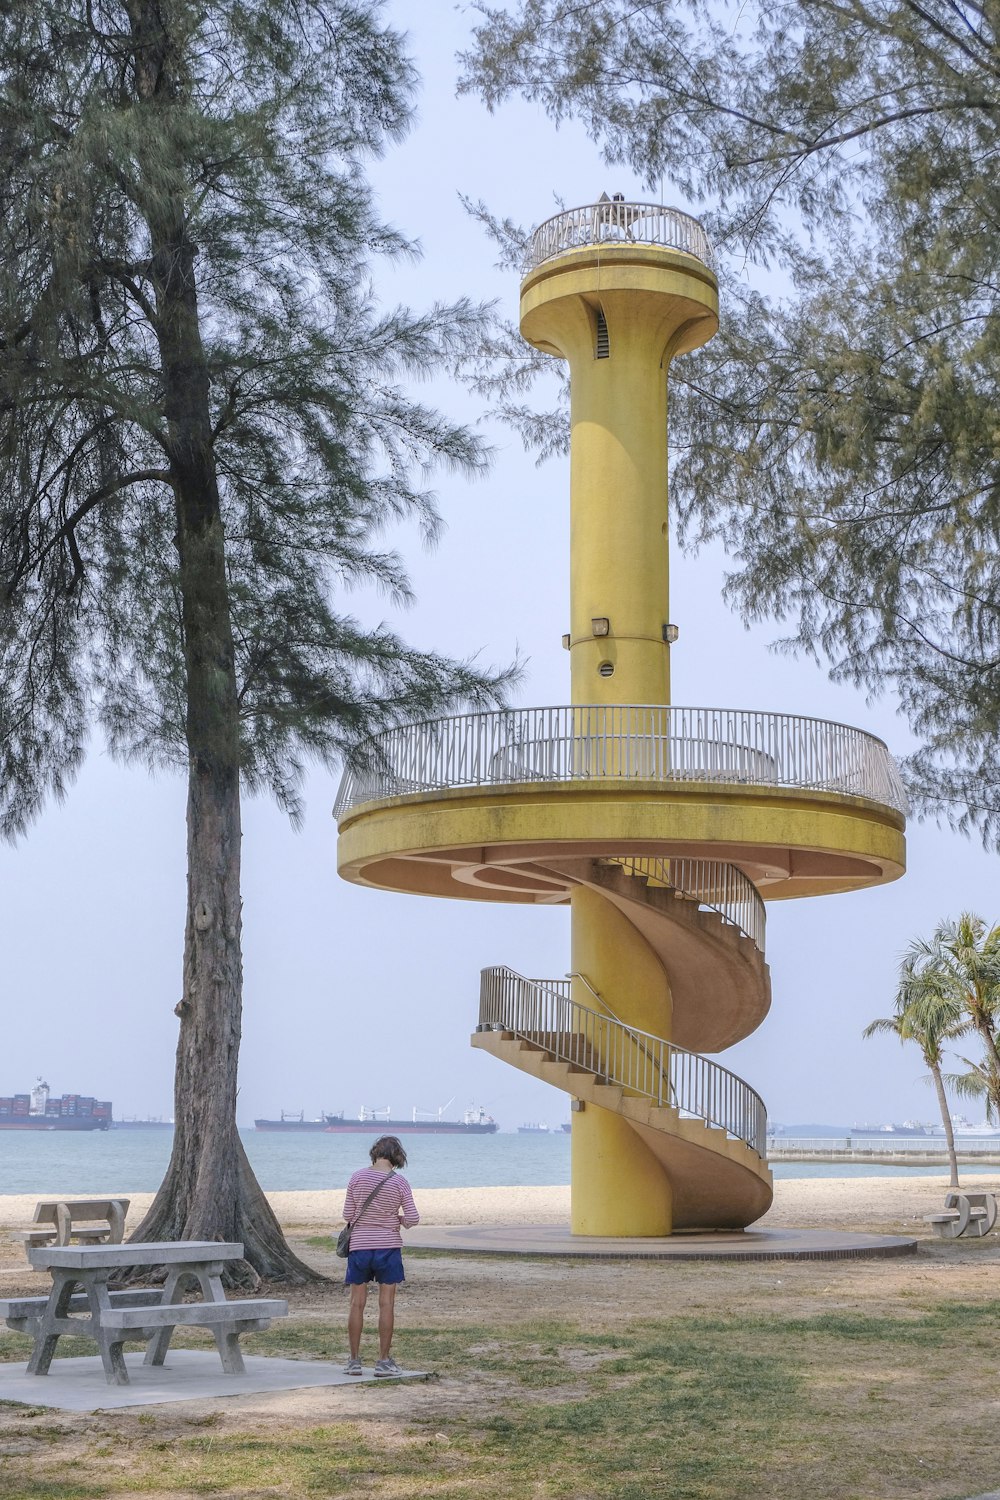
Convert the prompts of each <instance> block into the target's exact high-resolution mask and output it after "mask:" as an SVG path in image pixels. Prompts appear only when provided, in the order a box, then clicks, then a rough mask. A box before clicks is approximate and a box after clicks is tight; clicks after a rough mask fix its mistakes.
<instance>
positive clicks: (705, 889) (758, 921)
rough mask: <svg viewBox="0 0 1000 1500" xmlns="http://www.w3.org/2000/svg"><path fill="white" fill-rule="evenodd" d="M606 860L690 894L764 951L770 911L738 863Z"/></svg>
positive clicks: (653, 882) (632, 872) (640, 876)
mask: <svg viewBox="0 0 1000 1500" xmlns="http://www.w3.org/2000/svg"><path fill="white" fill-rule="evenodd" d="M603 863H605V864H609V865H618V866H619V867H620V868H621V869H623V870H625V871H626V872H627V873H628V874H629V875H637V876H638V877H639V878H640V879H642V880H645V881H647V882H648V884H649V885H652V886H664V887H665V888H667V889H668V890H674V891H679V892H680V894H681V895H682V896H690V898H691V899H692V900H693V901H697V903H698V905H699V906H707V907H709V908H710V909H711V910H712V911H715V912H718V914H719V916H720V917H722V919H723V921H725V922H729V923H730V924H731V925H732V926H733V927H737V928H738V929H739V931H740V932H742V933H743V934H744V936H745V937H748V938H749V939H750V941H751V942H752V943H754V944H755V946H756V947H757V948H758V949H759V950H760V952H761V953H763V952H764V932H765V928H766V925H767V914H766V912H765V909H764V903H763V901H762V900H761V897H760V892H759V891H758V890H757V887H756V886H755V885H754V883H753V881H752V880H750V879H749V877H748V876H746V875H744V873H743V871H742V870H739V869H737V867H736V866H735V865H726V864H722V863H721V862H720V861H719V860H714V859H633V858H631V857H630V856H623V857H616V856H615V855H609V856H608V857H607V858H606V859H605V860H604V861H603Z"/></svg>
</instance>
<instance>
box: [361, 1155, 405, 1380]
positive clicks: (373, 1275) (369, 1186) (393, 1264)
mask: <svg viewBox="0 0 1000 1500" xmlns="http://www.w3.org/2000/svg"><path fill="white" fill-rule="evenodd" d="M368 1154H369V1156H370V1157H371V1166H370V1167H362V1168H361V1170H360V1171H358V1172H355V1173H354V1175H353V1177H352V1178H351V1180H350V1182H349V1183H348V1184H347V1195H346V1197H345V1198H344V1218H345V1219H346V1220H347V1222H348V1223H349V1224H351V1225H352V1229H351V1248H350V1252H349V1253H348V1256H347V1274H346V1275H345V1277H344V1282H345V1284H346V1285H347V1286H349V1287H350V1289H351V1305H350V1309H349V1310H348V1314H347V1340H348V1343H349V1345H350V1356H349V1358H348V1361H347V1364H346V1365H345V1366H344V1374H345V1375H362V1374H363V1373H364V1371H363V1370H362V1367H361V1334H362V1332H363V1330H364V1320H365V1304H366V1303H367V1301H368V1283H369V1282H370V1281H374V1282H377V1283H378V1345H379V1348H378V1353H379V1357H378V1359H377V1361H376V1363H375V1374H376V1375H377V1376H392V1375H401V1374H402V1373H403V1372H402V1370H401V1369H400V1367H399V1365H397V1363H396V1361H395V1360H394V1359H393V1357H392V1355H391V1353H390V1352H389V1351H390V1349H391V1347H392V1334H393V1328H394V1324H395V1304H396V1288H397V1286H398V1285H399V1283H400V1282H401V1281H403V1280H405V1278H404V1275H403V1252H402V1246H403V1239H402V1235H401V1234H400V1232H399V1231H400V1229H401V1228H402V1229H412V1228H413V1226H414V1224H418V1223H419V1222H420V1215H419V1213H418V1212H417V1207H416V1204H415V1203H414V1201H413V1194H412V1192H411V1191H410V1184H409V1183H408V1182H407V1180H406V1178H405V1177H403V1176H401V1175H400V1173H401V1169H402V1168H403V1167H405V1166H406V1152H405V1151H404V1150H403V1147H402V1143H401V1142H400V1140H399V1138H398V1137H397V1136H394V1135H383V1136H380V1137H379V1139H378V1140H377V1141H376V1142H375V1143H374V1145H373V1146H372V1148H371V1150H370V1151H369V1153H368ZM375 1188H378V1192H376V1193H375V1196H374V1197H373V1198H371V1199H370V1201H368V1202H367V1207H366V1206H365V1204H366V1200H368V1199H369V1195H370V1194H371V1193H372V1192H373V1191H374V1189H375ZM357 1214H360V1218H359V1219H358V1220H357V1222H356V1223H355V1215H357Z"/></svg>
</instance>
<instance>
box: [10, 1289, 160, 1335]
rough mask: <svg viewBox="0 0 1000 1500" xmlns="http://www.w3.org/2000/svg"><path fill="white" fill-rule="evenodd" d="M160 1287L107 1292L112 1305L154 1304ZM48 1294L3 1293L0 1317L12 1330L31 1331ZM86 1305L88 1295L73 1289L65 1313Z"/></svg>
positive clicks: (45, 1305) (43, 1308)
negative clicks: (17, 1294) (11, 1294)
mask: <svg viewBox="0 0 1000 1500" xmlns="http://www.w3.org/2000/svg"><path fill="white" fill-rule="evenodd" d="M160 1296H161V1293H160V1290H159V1288H158V1287H154V1288H153V1289H152V1290H151V1291H145V1290H143V1291H139V1290H136V1291H125V1292H109V1293H108V1300H109V1302H110V1303H111V1306H112V1307H155V1306H156V1304H157V1303H158V1302H159V1300H160ZM48 1302H49V1299H48V1297H7V1298H5V1299H0V1318H2V1319H4V1321H5V1322H6V1324H7V1327H8V1328H12V1329H13V1330H14V1332H15V1333H31V1332H32V1326H31V1325H32V1323H33V1322H35V1321H36V1320H37V1319H38V1318H40V1317H41V1316H42V1314H43V1313H44V1311H45V1309H46V1307H47V1306H48ZM89 1309H90V1298H89V1297H88V1296H87V1295H86V1293H85V1292H77V1293H76V1295H75V1296H72V1297H70V1298H69V1301H68V1302H67V1305H66V1311H67V1313H85V1312H88V1311H89Z"/></svg>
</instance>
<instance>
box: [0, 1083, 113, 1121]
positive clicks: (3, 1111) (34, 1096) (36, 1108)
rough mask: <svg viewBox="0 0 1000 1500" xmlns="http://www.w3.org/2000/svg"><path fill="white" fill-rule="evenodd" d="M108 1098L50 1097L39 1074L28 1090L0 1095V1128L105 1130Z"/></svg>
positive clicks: (71, 1095)
mask: <svg viewBox="0 0 1000 1500" xmlns="http://www.w3.org/2000/svg"><path fill="white" fill-rule="evenodd" d="M111 1124H112V1119H111V1101H110V1099H94V1098H93V1097H92V1096H91V1095H89V1094H63V1095H62V1096H61V1098H58V1099H57V1098H54V1097H52V1091H51V1089H50V1088H49V1086H48V1084H47V1083H46V1082H45V1081H44V1079H41V1078H39V1079H38V1081H37V1083H36V1084H35V1087H34V1088H33V1089H32V1090H31V1093H30V1094H8V1095H7V1096H6V1097H4V1096H3V1095H0V1130H109V1129H110V1127H111Z"/></svg>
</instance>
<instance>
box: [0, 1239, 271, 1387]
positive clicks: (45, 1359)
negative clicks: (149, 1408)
mask: <svg viewBox="0 0 1000 1500" xmlns="http://www.w3.org/2000/svg"><path fill="white" fill-rule="evenodd" d="M242 1258H243V1246H242V1244H239V1243H236V1242H230V1243H219V1242H218V1241H215V1240H171V1241H162V1240H161V1241H152V1240H151V1241H147V1242H146V1243H140V1244H126V1245H107V1244H105V1245H39V1246H32V1247H31V1248H30V1249H29V1250H28V1259H29V1260H30V1262H31V1264H32V1266H33V1267H34V1269H35V1270H36V1271H49V1272H51V1275H52V1290H51V1292H50V1293H49V1295H48V1297H24V1298H8V1299H6V1300H0V1316H2V1317H3V1318H5V1319H6V1322H7V1325H8V1327H10V1328H14V1329H16V1330H17V1331H18V1332H22V1333H30V1334H31V1335H32V1336H33V1338H34V1348H33V1349H32V1352H31V1358H30V1359H29V1360H28V1370H27V1373H28V1374H29V1375H47V1374H48V1373H49V1366H50V1364H51V1362H52V1357H53V1355H54V1354H55V1351H56V1345H57V1344H58V1342H59V1339H60V1338H61V1337H62V1335H63V1334H71V1335H75V1336H81V1335H82V1336H83V1337H85V1338H91V1339H93V1340H94V1341H95V1343H96V1344H97V1347H98V1349H99V1350H100V1354H101V1362H102V1364H103V1365H104V1373H105V1376H106V1377H107V1380H108V1384H109V1385H128V1383H129V1381H128V1372H127V1371H126V1368H125V1359H124V1355H123V1352H122V1346H123V1344H124V1343H125V1341H126V1340H127V1339H133V1340H142V1341H145V1342H146V1344H147V1348H146V1356H145V1363H146V1364H147V1365H162V1363H163V1361H164V1358H165V1356H166V1353H167V1349H168V1348H169V1345H170V1340H171V1337H172V1335H173V1331H174V1328H175V1327H176V1326H177V1325H178V1324H181V1325H185V1326H195V1327H202V1328H210V1329H211V1331H212V1333H213V1335H214V1337H215V1342H216V1345H217V1346H218V1350H219V1355H220V1358H221V1360H222V1368H223V1369H224V1370H225V1372H226V1374H228V1375H242V1374H243V1373H244V1365H243V1355H242V1353H241V1352H240V1348H239V1344H238V1343H237V1340H238V1338H239V1336H240V1334H241V1333H248V1332H251V1331H254V1330H257V1329H261V1328H267V1327H268V1326H269V1324H270V1321H271V1319H272V1318H276V1317H278V1318H280V1317H284V1316H285V1315H286V1314H287V1312H288V1303H287V1302H282V1301H279V1300H278V1299H276V1298H256V1299H252V1300H239V1301H235V1302H228V1301H227V1300H226V1293H225V1289H224V1288H223V1285H222V1271H223V1267H224V1265H225V1262H226V1261H234V1260H242ZM143 1266H145V1267H153V1266H166V1268H167V1277H166V1281H165V1282H164V1283H163V1286H162V1288H153V1289H151V1290H145V1289H141V1290H132V1289H127V1290H124V1291H114V1292H113V1291H111V1290H110V1289H109V1287H108V1281H109V1279H110V1277H111V1276H113V1275H114V1274H115V1272H116V1271H124V1270H133V1269H136V1268H141V1267H143ZM191 1282H195V1283H197V1285H198V1286H199V1287H200V1289H201V1294H202V1299H203V1300H202V1301H201V1302H180V1301H178V1300H177V1299H178V1297H179V1296H180V1295H181V1293H182V1291H183V1289H184V1286H185V1283H187V1284H190V1283H191ZM77 1288H79V1291H77V1290H76V1289H77ZM80 1313H89V1316H83V1317H81V1316H74V1314H80Z"/></svg>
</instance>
